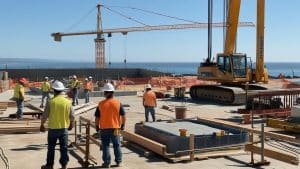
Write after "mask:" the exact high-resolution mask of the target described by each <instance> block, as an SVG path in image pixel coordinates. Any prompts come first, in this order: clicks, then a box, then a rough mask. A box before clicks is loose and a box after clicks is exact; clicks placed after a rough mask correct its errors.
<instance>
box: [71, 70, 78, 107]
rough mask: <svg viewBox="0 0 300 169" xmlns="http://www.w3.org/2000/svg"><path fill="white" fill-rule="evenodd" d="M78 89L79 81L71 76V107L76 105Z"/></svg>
mask: <svg viewBox="0 0 300 169" xmlns="http://www.w3.org/2000/svg"><path fill="white" fill-rule="evenodd" d="M78 89H79V81H78V80H77V76H76V75H73V78H72V81H71V90H72V95H73V102H72V105H73V106H75V105H78Z"/></svg>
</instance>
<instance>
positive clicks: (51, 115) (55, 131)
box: [40, 81, 74, 169]
mask: <svg viewBox="0 0 300 169" xmlns="http://www.w3.org/2000/svg"><path fill="white" fill-rule="evenodd" d="M52 89H53V91H54V97H53V98H51V99H50V100H49V101H48V103H47V104H46V107H45V110H44V113H43V115H42V119H41V126H40V131H41V132H45V131H46V129H45V126H44V124H45V122H46V121H47V119H49V120H48V129H49V130H48V152H47V163H46V165H43V166H42V167H41V168H42V169H53V164H54V154H55V153H54V152H55V146H56V141H57V140H59V145H60V155H61V156H60V160H59V162H60V164H61V166H62V169H66V168H67V164H68V161H69V156H68V130H72V128H73V123H74V110H73V108H72V105H71V101H70V100H68V99H66V98H65V97H64V95H63V91H64V89H65V87H64V85H63V83H62V82H60V81H55V82H54V83H53V85H52Z"/></svg>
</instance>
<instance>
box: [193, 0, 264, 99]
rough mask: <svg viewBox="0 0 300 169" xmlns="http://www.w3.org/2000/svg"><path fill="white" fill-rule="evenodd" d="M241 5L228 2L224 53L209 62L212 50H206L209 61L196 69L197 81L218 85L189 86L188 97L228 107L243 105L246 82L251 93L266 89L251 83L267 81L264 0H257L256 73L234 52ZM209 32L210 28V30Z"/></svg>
mask: <svg viewBox="0 0 300 169" xmlns="http://www.w3.org/2000/svg"><path fill="white" fill-rule="evenodd" d="M211 1H212V0H211ZM210 3H212V2H210ZM240 5H241V0H229V1H228V11H227V12H226V13H227V17H226V18H227V21H226V23H227V27H226V38H225V45H224V51H223V53H220V54H217V57H216V61H212V59H211V57H210V55H211V51H208V53H209V54H208V55H209V56H208V58H207V59H206V61H205V62H203V63H201V65H200V67H199V68H198V79H201V80H207V81H215V82H217V83H218V85H195V86H192V87H191V88H190V95H191V97H192V98H193V99H198V100H199V99H200V100H201V99H202V100H213V101H217V102H221V103H228V104H244V103H245V90H244V89H245V86H246V85H245V84H246V83H247V84H248V83H250V85H247V86H249V89H250V90H251V89H254V90H261V89H265V88H264V87H261V86H259V85H254V83H259V82H263V83H267V82H268V71H267V70H266V69H265V68H264V15H265V0H257V25H256V69H255V70H254V69H252V66H249V65H250V64H249V62H248V59H247V55H246V54H244V53H236V52H235V50H236V38H237V29H238V22H239V13H240ZM209 6H210V4H209ZM211 6H212V5H211ZM208 12H209V15H210V14H211V13H212V7H209V9H208ZM211 15H212V14H211ZM210 19H211V17H209V23H211V22H212V19H211V20H210ZM209 29H211V28H210V27H209ZM209 31H210V30H209ZM208 34H209V37H208V39H209V40H208V43H211V37H210V36H211V35H210V32H209V33H208ZM209 48H210V47H209ZM209 50H211V49H209ZM251 65H252V64H251Z"/></svg>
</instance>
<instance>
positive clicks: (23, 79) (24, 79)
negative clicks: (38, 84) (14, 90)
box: [19, 77, 28, 84]
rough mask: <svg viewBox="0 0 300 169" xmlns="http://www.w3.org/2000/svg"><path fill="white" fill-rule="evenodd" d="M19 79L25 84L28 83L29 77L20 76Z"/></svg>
mask: <svg viewBox="0 0 300 169" xmlns="http://www.w3.org/2000/svg"><path fill="white" fill-rule="evenodd" d="M19 81H20V82H21V83H23V84H26V83H27V82H28V81H27V79H26V78H24V77H22V78H20V80H19Z"/></svg>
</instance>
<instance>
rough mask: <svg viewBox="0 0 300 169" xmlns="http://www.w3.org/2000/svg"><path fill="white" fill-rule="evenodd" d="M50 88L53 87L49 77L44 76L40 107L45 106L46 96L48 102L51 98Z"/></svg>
mask: <svg viewBox="0 0 300 169" xmlns="http://www.w3.org/2000/svg"><path fill="white" fill-rule="evenodd" d="M50 89H51V86H50V83H49V78H48V77H45V78H44V82H43V83H42V86H41V90H42V103H41V105H40V108H44V100H45V98H46V100H47V102H48V100H49V99H50Z"/></svg>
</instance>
